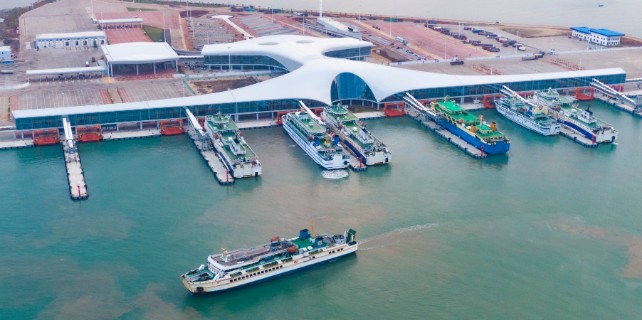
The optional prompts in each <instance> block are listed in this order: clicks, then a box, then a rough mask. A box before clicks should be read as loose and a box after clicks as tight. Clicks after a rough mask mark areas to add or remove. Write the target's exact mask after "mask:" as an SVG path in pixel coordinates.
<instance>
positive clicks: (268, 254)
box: [181, 229, 359, 293]
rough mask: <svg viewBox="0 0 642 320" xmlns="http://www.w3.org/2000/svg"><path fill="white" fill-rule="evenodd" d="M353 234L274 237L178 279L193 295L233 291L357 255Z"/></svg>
mask: <svg viewBox="0 0 642 320" xmlns="http://www.w3.org/2000/svg"><path fill="white" fill-rule="evenodd" d="M355 235H356V231H354V230H352V229H350V230H348V231H346V232H345V233H343V234H337V235H332V236H330V235H326V234H321V235H312V234H310V232H309V231H308V229H303V230H301V231H299V236H298V237H294V238H290V239H284V238H280V237H278V236H277V237H274V238H272V240H271V241H270V242H268V243H266V244H263V245H260V246H257V247H254V248H250V249H238V250H235V251H231V252H228V251H227V250H225V249H223V253H221V254H216V255H210V256H208V257H207V265H201V266H200V267H198V268H196V269H194V270H192V271H189V272H187V273H185V274H183V275H181V281H182V282H183V285H185V288H187V290H189V291H190V292H193V293H205V292H217V291H223V290H227V289H232V288H236V287H240V286H244V285H248V284H252V283H255V282H258V281H262V280H267V279H271V278H274V277H278V276H281V275H283V274H286V273H289V272H293V271H297V270H301V269H303V268H307V267H311V266H314V265H317V264H320V263H323V262H328V261H333V260H336V259H338V258H341V257H344V256H346V255H349V254H351V253H354V252H356V251H357V249H358V247H359V244H358V243H357V241H355Z"/></svg>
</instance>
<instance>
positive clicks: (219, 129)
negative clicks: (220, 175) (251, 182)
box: [204, 113, 261, 179]
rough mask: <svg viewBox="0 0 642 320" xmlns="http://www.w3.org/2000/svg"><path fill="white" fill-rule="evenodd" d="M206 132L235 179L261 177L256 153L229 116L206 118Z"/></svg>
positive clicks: (219, 115)
mask: <svg viewBox="0 0 642 320" xmlns="http://www.w3.org/2000/svg"><path fill="white" fill-rule="evenodd" d="M204 127H205V131H206V132H207V135H208V136H209V137H210V139H211V140H212V144H213V145H214V149H215V150H216V152H217V153H218V154H219V155H220V157H221V159H223V162H225V166H226V167H227V168H228V169H229V170H230V173H231V174H232V176H233V177H234V178H237V179H240V178H246V177H257V176H259V175H261V162H260V161H259V159H258V157H257V156H256V153H254V151H252V148H250V146H249V145H248V144H247V142H245V138H243V133H242V132H241V131H240V130H239V128H238V126H236V123H235V122H234V121H233V120H232V118H231V116H229V115H221V114H220V113H219V114H217V115H214V116H208V117H207V118H205V126H204Z"/></svg>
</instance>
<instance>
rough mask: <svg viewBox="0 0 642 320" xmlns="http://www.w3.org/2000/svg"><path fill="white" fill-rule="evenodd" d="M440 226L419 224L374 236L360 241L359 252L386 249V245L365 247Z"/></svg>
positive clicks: (436, 224)
mask: <svg viewBox="0 0 642 320" xmlns="http://www.w3.org/2000/svg"><path fill="white" fill-rule="evenodd" d="M437 226H439V224H438V223H426V224H418V225H414V226H410V227H405V228H397V229H394V230H392V231H389V232H386V233H384V234H380V235H377V236H373V237H370V238H366V239H363V240H360V241H359V245H360V246H361V247H360V248H359V251H367V250H372V249H377V248H383V247H386V244H381V245H375V246H371V247H364V245H365V244H367V243H370V242H376V241H379V240H383V239H385V238H389V237H394V236H399V235H402V234H405V233H410V232H416V231H421V230H426V229H432V228H434V227H437Z"/></svg>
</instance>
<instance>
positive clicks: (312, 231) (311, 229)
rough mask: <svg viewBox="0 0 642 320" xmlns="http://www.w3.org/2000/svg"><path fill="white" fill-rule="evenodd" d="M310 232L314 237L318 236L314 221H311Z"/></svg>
mask: <svg viewBox="0 0 642 320" xmlns="http://www.w3.org/2000/svg"><path fill="white" fill-rule="evenodd" d="M310 234H311V235H312V237H316V236H317V235H316V233H314V222H312V223H310Z"/></svg>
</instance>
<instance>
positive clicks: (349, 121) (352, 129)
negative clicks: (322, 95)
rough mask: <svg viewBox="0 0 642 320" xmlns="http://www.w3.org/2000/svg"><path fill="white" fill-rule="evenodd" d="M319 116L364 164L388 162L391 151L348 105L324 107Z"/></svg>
mask: <svg viewBox="0 0 642 320" xmlns="http://www.w3.org/2000/svg"><path fill="white" fill-rule="evenodd" d="M321 118H322V119H323V121H324V122H325V123H326V124H328V125H329V126H330V127H331V128H332V130H334V132H335V133H336V134H337V135H339V137H340V138H341V140H342V141H343V142H344V143H345V144H346V146H347V147H348V148H350V150H352V151H353V152H354V153H355V154H356V155H357V157H359V159H360V161H362V162H365V164H366V165H368V166H372V165H377V164H387V163H389V162H390V160H391V153H390V150H388V147H386V145H385V144H383V142H381V141H380V140H379V139H377V138H376V137H375V136H374V135H372V133H370V131H368V129H366V125H365V123H363V122H362V121H359V118H358V117H357V116H355V115H354V113H352V112H350V111H349V110H348V107H346V106H342V105H336V106H328V107H325V108H324V109H323V112H322V113H321Z"/></svg>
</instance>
